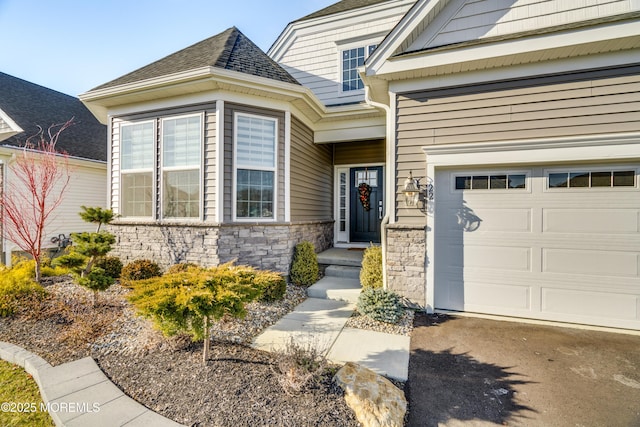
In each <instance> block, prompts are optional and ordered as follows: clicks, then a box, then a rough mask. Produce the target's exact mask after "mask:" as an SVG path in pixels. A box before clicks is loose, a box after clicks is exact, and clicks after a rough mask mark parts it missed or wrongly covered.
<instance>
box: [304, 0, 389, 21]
mask: <svg viewBox="0 0 640 427" xmlns="http://www.w3.org/2000/svg"><path fill="white" fill-rule="evenodd" d="M385 1H389V0H342V1H339V2H337V3H334V4H332V5H330V6H327V7H325V8H324V9H320V10H318V11H317V12H313V13H311V14H309V15H307V16H303V17H302V18H300V19H297V20H295V21H293V22H300V21H306V20H307V19H313V18H320V17H323V16H329V15H333V14H335V13H341V12H347V11H349V10H353V9H359V8H361V7H366V6H373V5H374V4H378V3H384V2H385Z"/></svg>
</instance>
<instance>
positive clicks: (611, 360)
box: [406, 315, 640, 427]
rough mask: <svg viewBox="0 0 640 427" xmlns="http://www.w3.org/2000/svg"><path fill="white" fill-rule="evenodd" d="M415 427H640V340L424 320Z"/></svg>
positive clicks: (417, 357) (412, 385)
mask: <svg viewBox="0 0 640 427" xmlns="http://www.w3.org/2000/svg"><path fill="white" fill-rule="evenodd" d="M406 392H407V394H408V397H409V401H410V406H409V424H408V425H409V426H415V427H418V426H419V427H425V426H459V425H464V426H478V425H479V426H484V425H496V424H498V425H513V426H607V427H609V426H625V427H626V426H640V336H634V335H627V334H619V333H610V332H598V331H587V330H580V329H573V328H562V327H554V326H546V325H545V326H539V325H530V324H524V323H517V322H507V321H496V320H487V319H478V318H472V317H454V316H447V315H431V316H427V315H420V316H417V317H416V322H415V329H414V331H413V335H412V338H411V357H410V360H409V379H408V382H407V385H406Z"/></svg>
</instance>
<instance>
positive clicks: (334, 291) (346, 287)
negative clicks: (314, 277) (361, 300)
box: [307, 276, 362, 304]
mask: <svg viewBox="0 0 640 427" xmlns="http://www.w3.org/2000/svg"><path fill="white" fill-rule="evenodd" d="M361 290H362V287H361V286H360V280H359V279H349V278H342V277H331V276H325V277H323V278H322V279H320V280H318V282H316V283H315V284H314V285H312V286H310V287H309V288H308V289H307V295H308V296H309V297H310V298H324V299H328V300H336V301H346V302H349V303H352V304H355V303H357V302H358V297H359V296H360V291H361Z"/></svg>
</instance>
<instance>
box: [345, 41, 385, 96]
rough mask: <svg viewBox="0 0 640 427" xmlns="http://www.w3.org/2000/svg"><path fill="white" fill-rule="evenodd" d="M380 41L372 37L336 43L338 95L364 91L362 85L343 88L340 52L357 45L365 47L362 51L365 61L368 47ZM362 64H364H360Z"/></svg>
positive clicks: (354, 47) (355, 47)
mask: <svg viewBox="0 0 640 427" xmlns="http://www.w3.org/2000/svg"><path fill="white" fill-rule="evenodd" d="M379 44H380V43H379V42H378V41H376V40H372V39H367V40H360V41H357V42H352V43H348V44H344V45H340V44H337V46H336V47H337V50H338V78H337V82H338V85H339V91H338V93H339V95H340V96H347V95H360V94H363V93H364V87H363V88H362V89H355V90H344V86H343V85H344V82H343V80H342V74H343V71H344V69H343V68H342V54H343V52H344V51H345V50H351V49H357V48H359V47H364V49H365V53H364V61H365V62H366V61H367V59H368V58H369V48H370V47H371V46H374V45H376V46H377V45H379ZM362 66H364V65H362Z"/></svg>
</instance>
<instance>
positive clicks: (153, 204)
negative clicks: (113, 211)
mask: <svg viewBox="0 0 640 427" xmlns="http://www.w3.org/2000/svg"><path fill="white" fill-rule="evenodd" d="M145 123H151V124H153V142H152V148H151V149H152V152H153V158H154V162H153V163H154V166H151V167H150V168H142V169H126V172H124V174H125V175H126V174H135V173H148V172H151V182H152V187H151V215H150V216H124V215H122V213H123V212H124V209H123V195H124V191H123V188H122V175H123V168H122V128H124V127H127V126H136V125H141V124H145ZM118 126H119V129H118V138H119V139H118V150H119V153H118V154H119V158H118V213H119V214H120V215H121V216H122V217H123V218H126V219H127V220H133V221H138V220H140V221H142V220H145V221H148V220H153V219H154V218H156V206H157V200H156V195H157V191H156V184H155V183H156V182H157V176H158V175H157V174H158V171H157V170H156V168H155V159H156V158H157V156H158V153H157V144H156V141H157V140H158V128H157V126H156V120H155V119H151V120H135V121H123V122H120V123H119V125H118Z"/></svg>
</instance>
